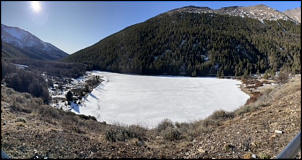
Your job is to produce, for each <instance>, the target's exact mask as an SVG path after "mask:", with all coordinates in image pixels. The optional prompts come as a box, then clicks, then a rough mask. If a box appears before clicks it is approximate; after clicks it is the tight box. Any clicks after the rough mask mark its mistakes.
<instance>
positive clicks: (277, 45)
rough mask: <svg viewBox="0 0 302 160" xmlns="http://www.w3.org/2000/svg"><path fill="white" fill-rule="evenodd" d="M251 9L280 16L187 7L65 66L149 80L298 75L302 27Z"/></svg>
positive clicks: (80, 53) (81, 54)
mask: <svg viewBox="0 0 302 160" xmlns="http://www.w3.org/2000/svg"><path fill="white" fill-rule="evenodd" d="M238 8H239V9H238ZM248 9H249V11H250V13H252V11H255V10H260V9H261V10H262V12H263V13H264V12H266V10H264V9H267V10H271V11H272V12H274V13H275V12H276V13H278V15H279V14H280V16H273V17H272V18H271V19H275V20H266V19H265V18H266V17H267V16H262V15H261V14H257V15H260V19H255V18H250V17H241V16H230V15H228V14H222V13H229V12H232V11H233V12H232V13H234V15H239V14H241V13H243V12H242V10H240V7H236V6H235V7H228V8H222V9H220V10H217V11H219V13H220V14H218V13H214V12H212V11H211V10H210V9H209V8H208V7H192V6H191V7H190V6H189V7H183V8H179V9H174V10H171V11H168V12H165V13H162V14H159V15H158V16H155V17H152V18H150V19H148V20H146V21H145V22H142V23H138V24H135V25H132V26H129V27H127V28H125V29H123V30H121V31H119V32H117V33H114V34H112V35H110V36H108V37H106V38H104V39H102V40H100V41H99V42H97V43H95V44H94V45H92V46H89V47H87V48H84V49H82V50H80V51H78V52H75V53H73V54H72V55H70V56H68V57H66V58H64V59H63V60H62V61H66V62H84V63H86V64H88V66H90V69H97V70H104V71H112V72H121V73H134V74H147V75H161V74H170V75H187V76H210V75H216V76H219V77H220V76H241V75H244V74H245V75H249V74H255V73H264V72H266V71H268V72H276V71H278V70H280V69H285V70H287V71H290V72H294V73H299V72H300V70H301V69H299V68H300V66H301V64H300V62H299V61H300V60H299V57H300V56H299V51H300V50H301V45H300V37H301V35H300V33H301V29H300V27H301V24H300V23H297V22H296V21H293V20H291V19H289V18H288V17H287V16H286V17H287V18H284V19H282V16H284V15H283V14H282V13H281V12H279V11H276V10H273V9H270V8H268V7H266V6H264V5H260V6H256V7H250V8H248ZM226 10H231V11H227V12H226ZM246 10H247V9H246ZM200 11H203V12H207V13H200ZM237 11H238V12H237ZM266 13H268V12H266ZM245 14H246V15H250V14H247V12H246V13H245ZM278 17H279V18H280V17H281V19H277V18H278ZM261 18H262V19H261Z"/></svg>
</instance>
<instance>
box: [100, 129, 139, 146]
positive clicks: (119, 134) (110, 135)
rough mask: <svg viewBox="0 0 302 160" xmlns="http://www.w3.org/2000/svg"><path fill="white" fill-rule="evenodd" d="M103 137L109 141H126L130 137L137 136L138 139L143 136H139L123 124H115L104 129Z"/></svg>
mask: <svg viewBox="0 0 302 160" xmlns="http://www.w3.org/2000/svg"><path fill="white" fill-rule="evenodd" d="M105 137H106V139H107V140H108V141H110V142H117V141H126V140H129V139H132V138H138V139H142V138H143V137H140V135H139V134H138V133H136V132H135V131H134V130H132V129H130V128H127V127H123V126H116V127H113V128H110V129H109V130H107V131H106V133H105Z"/></svg>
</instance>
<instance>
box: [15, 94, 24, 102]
mask: <svg viewBox="0 0 302 160" xmlns="http://www.w3.org/2000/svg"><path fill="white" fill-rule="evenodd" d="M15 98H16V102H18V103H21V104H22V103H24V102H25V101H26V99H25V98H24V97H23V96H21V95H15Z"/></svg>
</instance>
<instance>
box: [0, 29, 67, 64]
mask: <svg viewBox="0 0 302 160" xmlns="http://www.w3.org/2000/svg"><path fill="white" fill-rule="evenodd" d="M1 40H2V41H4V42H6V43H8V44H10V45H12V46H14V47H17V48H19V49H20V50H27V51H31V52H33V53H34V54H37V55H39V57H42V59H45V60H58V59H61V58H64V57H67V56H68V54H67V53H65V52H63V51H62V50H60V49H59V48H57V47H55V46H54V45H52V44H50V43H47V42H44V41H42V40H41V39H39V38H38V37H36V36H35V35H33V34H31V33H29V32H27V31H25V30H23V29H20V28H18V27H10V26H6V25H3V24H1Z"/></svg>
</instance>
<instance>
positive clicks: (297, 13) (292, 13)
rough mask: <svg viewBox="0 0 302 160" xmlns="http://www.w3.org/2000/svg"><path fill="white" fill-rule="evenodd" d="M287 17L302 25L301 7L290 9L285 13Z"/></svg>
mask: <svg viewBox="0 0 302 160" xmlns="http://www.w3.org/2000/svg"><path fill="white" fill-rule="evenodd" d="M283 13H284V14H285V15H287V16H289V17H291V18H292V19H294V20H296V21H298V22H299V23H301V7H299V8H295V9H289V10H286V11H284V12H283Z"/></svg>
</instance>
